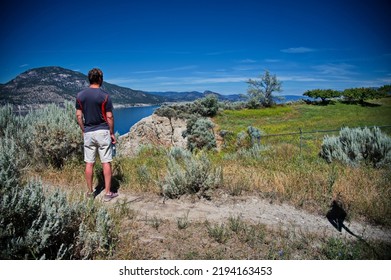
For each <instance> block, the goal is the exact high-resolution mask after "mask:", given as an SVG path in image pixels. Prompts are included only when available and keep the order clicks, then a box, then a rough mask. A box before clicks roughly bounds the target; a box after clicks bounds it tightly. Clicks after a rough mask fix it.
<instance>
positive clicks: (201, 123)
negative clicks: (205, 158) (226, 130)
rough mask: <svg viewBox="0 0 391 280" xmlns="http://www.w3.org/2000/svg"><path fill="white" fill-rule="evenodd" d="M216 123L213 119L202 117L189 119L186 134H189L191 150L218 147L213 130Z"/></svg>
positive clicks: (188, 139) (188, 143) (188, 140)
mask: <svg viewBox="0 0 391 280" xmlns="http://www.w3.org/2000/svg"><path fill="white" fill-rule="evenodd" d="M213 127H214V124H213V122H212V121H211V120H209V119H205V118H201V119H196V120H189V121H188V123H187V130H186V132H185V133H184V136H187V145H188V149H189V150H190V151H194V150H195V149H199V150H202V149H207V150H212V149H214V148H216V139H215V136H214V132H213Z"/></svg>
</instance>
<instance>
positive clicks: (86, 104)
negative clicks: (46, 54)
mask: <svg viewBox="0 0 391 280" xmlns="http://www.w3.org/2000/svg"><path fill="white" fill-rule="evenodd" d="M88 80H89V82H90V86H89V87H88V88H86V89H84V90H82V91H81V92H79V93H78V94H77V98H76V118H77V123H78V124H79V126H80V128H81V130H82V132H83V136H84V161H85V162H86V169H85V176H86V180H87V187H88V193H87V194H88V195H89V196H91V197H94V196H95V193H94V191H93V189H92V181H93V173H94V163H95V158H96V153H97V152H98V153H99V157H100V160H101V162H102V166H103V176H104V182H105V196H104V200H105V201H109V200H111V199H113V198H114V197H116V196H118V193H114V192H111V177H112V171H111V161H112V160H113V155H112V145H111V144H115V143H116V139H115V136H114V116H113V104H112V102H111V98H110V96H109V95H108V94H107V93H106V92H105V91H103V90H102V89H101V86H102V83H103V72H102V71H101V70H100V69H98V68H94V69H91V70H90V71H89V72H88ZM83 118H84V121H83Z"/></svg>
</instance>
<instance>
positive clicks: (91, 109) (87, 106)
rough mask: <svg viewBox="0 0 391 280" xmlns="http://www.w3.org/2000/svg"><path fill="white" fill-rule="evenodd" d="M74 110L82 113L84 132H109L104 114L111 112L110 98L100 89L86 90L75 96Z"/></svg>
mask: <svg viewBox="0 0 391 280" xmlns="http://www.w3.org/2000/svg"><path fill="white" fill-rule="evenodd" d="M76 109H79V110H82V111H83V116H84V128H85V132H90V131H96V130H101V129H105V130H109V125H108V124H107V119H106V113H107V112H112V110H113V105H112V102H111V98H110V96H109V95H108V94H107V93H106V92H105V91H103V90H102V89H100V88H87V89H85V90H83V91H81V92H79V93H78V94H77V98H76Z"/></svg>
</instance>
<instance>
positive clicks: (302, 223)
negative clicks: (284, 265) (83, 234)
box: [109, 194, 391, 241]
mask: <svg viewBox="0 0 391 280" xmlns="http://www.w3.org/2000/svg"><path fill="white" fill-rule="evenodd" d="M115 201H116V200H115V199H114V200H113V201H111V202H109V203H110V204H113V203H115ZM117 201H122V202H125V203H126V204H127V205H128V206H129V207H130V209H132V210H135V211H136V212H137V213H138V217H139V219H145V218H146V217H148V218H154V217H156V218H159V219H168V220H172V221H174V222H176V220H177V219H178V218H180V217H184V216H186V215H188V219H189V221H199V222H204V221H206V220H208V221H209V222H216V223H222V222H226V221H227V219H228V218H229V217H237V216H240V217H241V218H242V219H243V220H245V221H249V222H254V223H261V224H265V225H267V226H269V227H281V228H283V229H289V230H295V231H298V232H308V233H314V234H319V235H329V236H343V237H345V236H346V237H347V238H356V237H354V236H352V235H351V234H349V233H347V231H346V230H344V229H342V233H340V232H338V231H337V230H336V229H335V228H334V227H333V226H332V225H331V224H330V223H329V221H328V220H327V218H326V217H325V216H321V215H314V214H310V213H307V212H305V211H303V210H298V209H296V208H294V207H292V206H289V205H286V204H270V203H269V202H268V201H266V200H263V199H261V198H258V197H255V196H247V197H240V198H237V197H231V196H228V195H223V196H222V197H220V198H219V199H214V200H211V201H208V200H205V199H198V198H191V197H182V198H181V199H175V200H173V199H168V200H165V201H164V200H163V198H162V197H159V196H156V195H150V194H142V195H131V194H121V196H120V197H118V199H117ZM345 225H346V226H347V227H348V228H349V229H350V231H351V232H353V233H354V234H355V235H357V236H360V237H361V238H363V239H365V240H383V241H391V229H385V228H381V227H374V226H371V225H365V224H362V223H358V222H354V221H352V222H345Z"/></svg>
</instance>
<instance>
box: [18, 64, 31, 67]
mask: <svg viewBox="0 0 391 280" xmlns="http://www.w3.org/2000/svg"><path fill="white" fill-rule="evenodd" d="M27 66H29V64H22V65H20V66H19V68H25V67H27Z"/></svg>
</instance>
